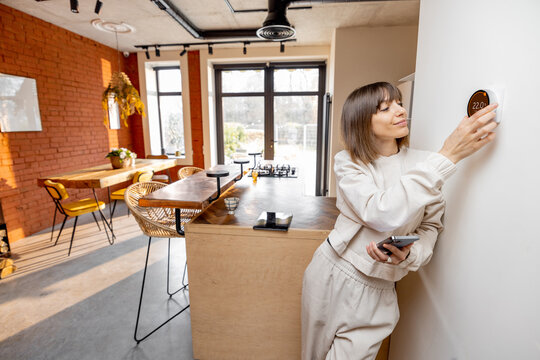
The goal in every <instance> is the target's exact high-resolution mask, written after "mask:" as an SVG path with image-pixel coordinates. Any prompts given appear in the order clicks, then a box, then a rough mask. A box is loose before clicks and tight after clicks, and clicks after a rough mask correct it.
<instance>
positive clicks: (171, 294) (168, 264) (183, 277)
mask: <svg viewBox="0 0 540 360" xmlns="http://www.w3.org/2000/svg"><path fill="white" fill-rule="evenodd" d="M170 264H171V238H169V247H168V248H167V294H169V298H171V297H172V296H173V295H174V294H176V293H177V292H179V291H180V290H184V289H185V288H186V287H187V284H184V279H185V276H186V268H187V260H186V265H185V266H184V275H182V285H183V286H182V287H181V288H180V289H178V290H176V291H175V292H173V293H171V290H170V282H169V272H170V269H171V265H170Z"/></svg>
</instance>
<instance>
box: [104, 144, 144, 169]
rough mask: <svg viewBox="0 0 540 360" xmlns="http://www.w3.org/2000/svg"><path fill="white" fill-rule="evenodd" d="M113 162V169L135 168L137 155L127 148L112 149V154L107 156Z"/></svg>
mask: <svg viewBox="0 0 540 360" xmlns="http://www.w3.org/2000/svg"><path fill="white" fill-rule="evenodd" d="M105 158H109V159H110V160H111V164H112V167H113V169H121V168H125V167H128V166H135V159H136V158H137V154H135V153H134V152H133V151H130V150H128V149H126V148H120V149H116V148H115V149H111V152H110V153H108V154H107V156H105Z"/></svg>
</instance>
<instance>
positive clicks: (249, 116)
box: [223, 96, 264, 164]
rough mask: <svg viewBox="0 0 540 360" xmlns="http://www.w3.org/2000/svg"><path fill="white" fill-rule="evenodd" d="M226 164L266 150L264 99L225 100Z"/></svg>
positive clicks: (232, 98) (242, 98) (230, 98)
mask: <svg viewBox="0 0 540 360" xmlns="http://www.w3.org/2000/svg"><path fill="white" fill-rule="evenodd" d="M223 136H224V139H223V140H224V141H223V143H224V145H225V164H228V163H231V162H232V160H233V159H235V158H245V157H248V153H250V152H262V151H263V149H264V97H262V96H250V97H225V98H223Z"/></svg>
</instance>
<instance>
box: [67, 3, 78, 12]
mask: <svg viewBox="0 0 540 360" xmlns="http://www.w3.org/2000/svg"><path fill="white" fill-rule="evenodd" d="M69 2H70V4H71V12H72V13H77V14H78V13H79V0H69Z"/></svg>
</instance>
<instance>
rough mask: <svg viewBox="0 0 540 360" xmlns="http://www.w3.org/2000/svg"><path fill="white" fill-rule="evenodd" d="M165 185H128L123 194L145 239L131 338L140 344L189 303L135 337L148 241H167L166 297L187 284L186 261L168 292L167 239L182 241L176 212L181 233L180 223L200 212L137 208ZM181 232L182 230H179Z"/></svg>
mask: <svg viewBox="0 0 540 360" xmlns="http://www.w3.org/2000/svg"><path fill="white" fill-rule="evenodd" d="M165 186H167V185H166V184H164V183H160V182H155V181H149V182H139V183H135V184H132V185H130V186H129V187H128V188H127V189H126V192H125V195H124V201H125V202H126V205H127V206H128V208H129V209H130V210H131V213H132V214H133V217H134V218H135V220H136V221H137V223H138V224H139V227H140V228H141V231H142V232H143V233H144V234H145V235H147V236H148V248H147V250H146V261H145V263H144V273H143V280H142V285H141V295H140V298H139V308H138V310H137V320H136V323H135V333H134V335H133V338H134V339H135V341H136V342H137V344H138V343H140V342H141V341H143V340H144V339H146V338H148V337H149V336H150V335H152V334H153V333H154V332H156V331H157V330H158V329H160V328H161V327H162V326H164V325H165V324H167V323H168V322H169V321H171V320H172V319H174V318H175V317H177V316H178V315H180V314H181V313H182V312H184V311H185V310H186V309H187V308H189V304H188V305H187V306H186V307H184V308H182V309H181V310H179V311H178V312H177V313H176V314H174V315H173V316H171V317H169V318H168V319H167V320H166V321H164V322H162V323H161V324H159V325H158V326H157V327H155V328H154V329H153V330H151V331H150V332H148V333H147V334H146V335H144V336H142V337H140V338H139V337H137V331H138V328H139V320H140V315H141V307H142V301H143V294H144V285H145V281H146V270H147V268H148V256H149V254H150V246H151V244H152V238H153V237H158V238H168V241H169V243H168V248H167V294H168V295H169V298H171V297H172V296H173V295H174V294H176V293H178V292H179V291H181V290H184V289H186V288H187V287H188V284H186V283H185V282H184V281H185V276H186V270H187V261H186V263H185V265H184V274H183V275H182V286H181V287H180V288H179V289H178V290H175V291H171V290H170V281H169V273H170V259H171V238H182V237H183V236H182V235H180V234H179V232H178V231H177V219H176V213H179V221H180V224H179V225H178V226H180V228H181V229H182V230H183V226H184V224H186V223H187V222H189V221H190V220H191V219H192V218H193V217H194V216H195V215H197V214H198V213H200V210H198V209H174V210H173V209H168V208H157V207H156V208H153V207H142V206H139V199H140V198H142V197H144V196H146V195H148V194H150V193H152V192H154V191H156V190H159V189H161V188H163V187H165ZM182 232H183V231H182Z"/></svg>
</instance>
